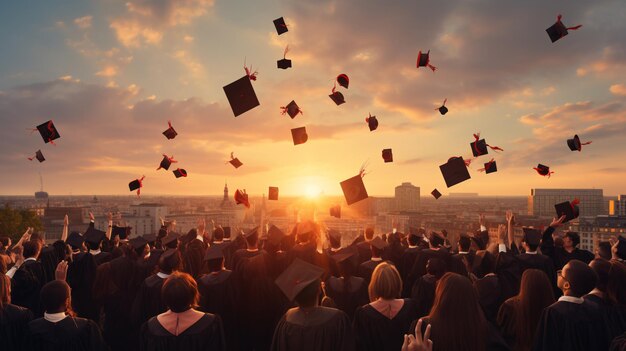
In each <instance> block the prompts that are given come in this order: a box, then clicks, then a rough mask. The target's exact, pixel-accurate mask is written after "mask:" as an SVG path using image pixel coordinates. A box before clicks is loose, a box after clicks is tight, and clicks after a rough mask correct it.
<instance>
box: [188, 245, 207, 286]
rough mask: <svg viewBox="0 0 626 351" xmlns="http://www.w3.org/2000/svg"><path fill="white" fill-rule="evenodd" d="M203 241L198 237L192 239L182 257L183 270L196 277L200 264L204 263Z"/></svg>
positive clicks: (198, 273) (200, 267) (198, 274)
mask: <svg viewBox="0 0 626 351" xmlns="http://www.w3.org/2000/svg"><path fill="white" fill-rule="evenodd" d="M204 251H205V249H204V243H203V242H202V241H200V240H198V239H193V240H191V242H189V243H188V244H187V248H186V250H185V256H184V257H183V266H184V269H185V272H187V273H189V274H191V275H192V276H193V277H195V278H197V277H199V276H200V275H201V271H202V266H203V265H204Z"/></svg>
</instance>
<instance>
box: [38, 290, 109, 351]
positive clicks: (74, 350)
mask: <svg viewBox="0 0 626 351" xmlns="http://www.w3.org/2000/svg"><path fill="white" fill-rule="evenodd" d="M70 300H71V294H70V286H69V285H67V283H66V282H65V281H63V280H53V281H51V282H49V283H47V284H46V285H44V287H43V288H42V289H41V301H42V304H43V307H44V309H45V313H44V317H43V318H38V319H35V320H33V321H31V322H30V323H29V324H28V333H29V341H30V349H31V350H46V351H94V350H95V351H99V350H108V347H107V345H106V344H105V342H104V340H103V339H102V335H101V333H100V328H99V327H98V325H97V324H96V323H95V322H94V321H92V320H89V319H84V318H79V317H74V316H73V312H72V310H71V307H70V306H71V301H70Z"/></svg>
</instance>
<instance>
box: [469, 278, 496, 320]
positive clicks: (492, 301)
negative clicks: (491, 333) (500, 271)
mask: <svg viewBox="0 0 626 351" xmlns="http://www.w3.org/2000/svg"><path fill="white" fill-rule="evenodd" d="M474 288H475V289H476V292H477V293H478V302H479V303H480V307H481V308H482V309H483V313H484V314H485V318H486V319H487V321H489V322H491V323H493V324H495V323H496V318H497V316H498V309H499V308H500V305H501V304H502V289H501V288H500V281H499V280H498V276H497V275H495V274H488V275H486V276H484V277H483V278H481V279H478V280H476V281H475V282H474Z"/></svg>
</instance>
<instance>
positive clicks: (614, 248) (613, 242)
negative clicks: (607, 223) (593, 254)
mask: <svg viewBox="0 0 626 351" xmlns="http://www.w3.org/2000/svg"><path fill="white" fill-rule="evenodd" d="M609 243H610V244H611V259H613V260H617V259H618V258H619V257H618V256H617V246H618V245H619V240H618V239H617V236H615V235H614V236H612V237H610V238H609Z"/></svg>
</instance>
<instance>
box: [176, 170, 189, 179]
mask: <svg viewBox="0 0 626 351" xmlns="http://www.w3.org/2000/svg"><path fill="white" fill-rule="evenodd" d="M173 172H174V175H175V176H176V178H180V177H186V176H187V171H186V170H184V169H182V168H177V169H176V170H174V171H173Z"/></svg>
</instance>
